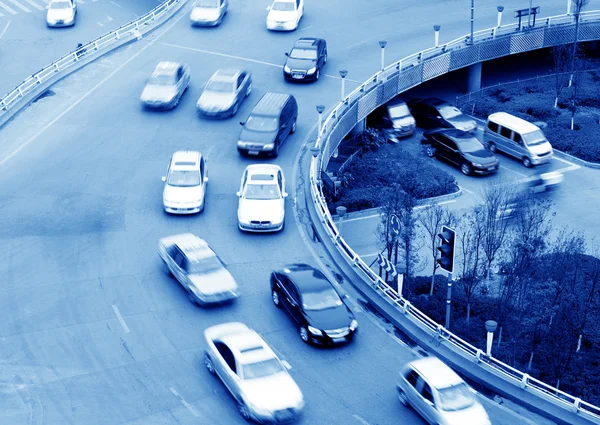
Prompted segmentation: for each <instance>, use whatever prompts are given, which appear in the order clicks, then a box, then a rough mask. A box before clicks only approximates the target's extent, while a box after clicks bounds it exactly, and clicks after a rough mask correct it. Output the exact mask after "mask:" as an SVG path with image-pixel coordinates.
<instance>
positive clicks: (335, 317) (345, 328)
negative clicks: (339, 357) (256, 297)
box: [271, 264, 358, 345]
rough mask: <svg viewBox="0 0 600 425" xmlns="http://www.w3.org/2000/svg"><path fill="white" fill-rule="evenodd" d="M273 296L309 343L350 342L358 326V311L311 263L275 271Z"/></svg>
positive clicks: (303, 339)
mask: <svg viewBox="0 0 600 425" xmlns="http://www.w3.org/2000/svg"><path fill="white" fill-rule="evenodd" d="M271 299H272V300H273V304H275V307H277V308H282V309H283V310H285V311H286V312H287V313H288V314H289V315H290V317H291V318H292V320H293V321H294V322H295V324H296V326H298V332H299V334H300V338H301V339H302V341H304V342H306V343H315V344H323V345H330V344H337V343H344V342H348V341H351V340H352V338H353V337H354V334H355V333H356V331H357V329H358V322H357V321H356V319H355V318H354V313H352V310H350V308H349V307H348V306H347V305H346V303H344V301H343V299H342V297H341V296H340V294H339V293H338V292H337V291H336V289H335V288H334V286H333V284H332V283H331V282H330V281H329V280H328V279H327V278H326V277H325V275H324V274H323V273H321V271H320V270H318V269H315V268H314V267H311V266H309V265H308V264H291V265H289V266H286V267H285V268H284V269H282V270H277V271H274V272H272V273H271Z"/></svg>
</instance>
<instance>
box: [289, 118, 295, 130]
mask: <svg viewBox="0 0 600 425" xmlns="http://www.w3.org/2000/svg"><path fill="white" fill-rule="evenodd" d="M295 132H296V120H294V124H292V129H291V130H290V133H295Z"/></svg>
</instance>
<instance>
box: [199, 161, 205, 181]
mask: <svg viewBox="0 0 600 425" xmlns="http://www.w3.org/2000/svg"><path fill="white" fill-rule="evenodd" d="M203 180H204V158H202V159H200V181H203Z"/></svg>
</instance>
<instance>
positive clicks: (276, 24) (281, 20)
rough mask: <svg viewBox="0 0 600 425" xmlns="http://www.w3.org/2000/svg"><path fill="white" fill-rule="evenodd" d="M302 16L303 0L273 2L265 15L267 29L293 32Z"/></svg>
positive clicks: (278, 0)
mask: <svg viewBox="0 0 600 425" xmlns="http://www.w3.org/2000/svg"><path fill="white" fill-rule="evenodd" d="M303 14H304V0H275V1H274V2H273V4H272V5H271V7H270V8H269V14H268V15H267V29H268V30H271V31H293V30H295V29H296V28H298V24H299V23H300V19H302V15H303Z"/></svg>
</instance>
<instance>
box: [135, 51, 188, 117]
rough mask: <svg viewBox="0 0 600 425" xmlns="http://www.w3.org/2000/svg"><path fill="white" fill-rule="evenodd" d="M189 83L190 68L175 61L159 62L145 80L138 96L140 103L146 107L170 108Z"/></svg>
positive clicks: (177, 100)
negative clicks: (144, 84)
mask: <svg viewBox="0 0 600 425" xmlns="http://www.w3.org/2000/svg"><path fill="white" fill-rule="evenodd" d="M189 85H190V70H189V68H188V66H187V65H185V64H181V63H177V62H160V63H159V64H158V65H156V68H155V69H154V72H153V73H152V75H151V76H150V78H149V79H148V81H147V82H146V86H145V87H144V90H143V91H142V95H141V96H140V101H141V102H142V105H143V106H145V107H148V108H166V109H172V108H174V107H176V106H177V104H178V103H179V100H180V99H181V96H183V93H184V92H185V91H186V90H187V88H188V86H189Z"/></svg>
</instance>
